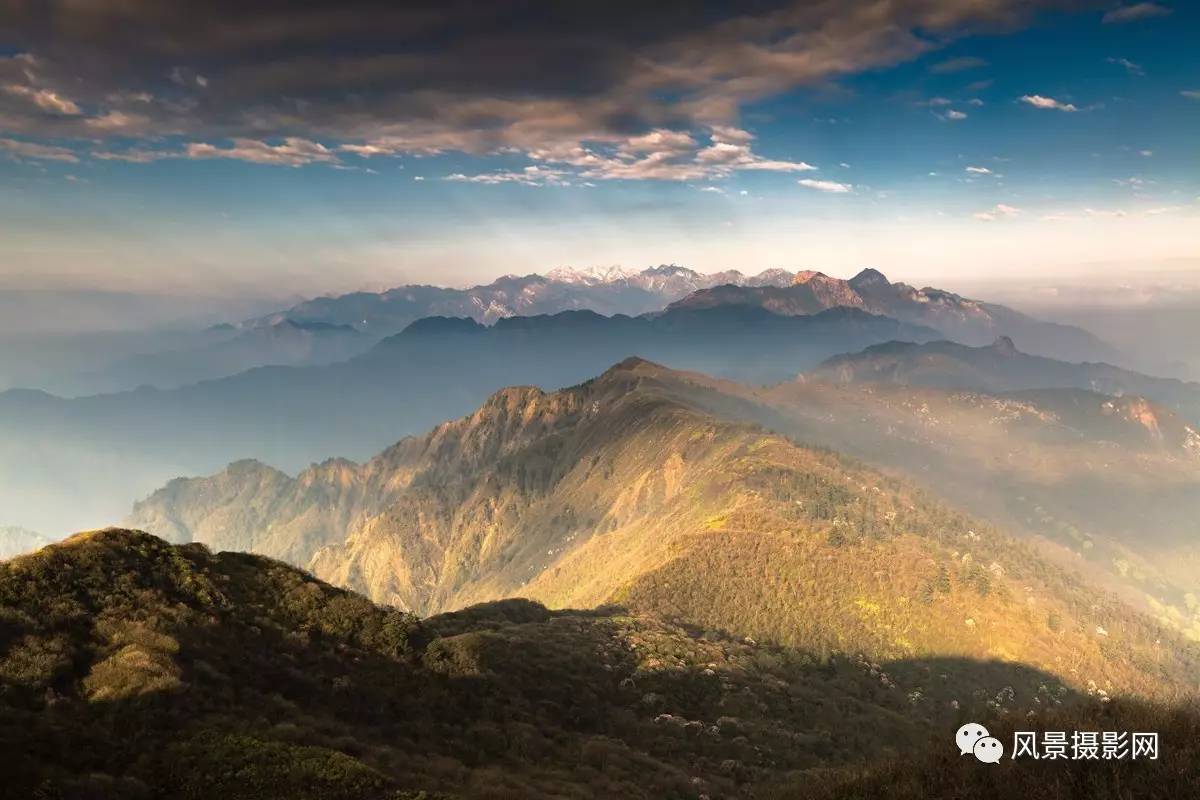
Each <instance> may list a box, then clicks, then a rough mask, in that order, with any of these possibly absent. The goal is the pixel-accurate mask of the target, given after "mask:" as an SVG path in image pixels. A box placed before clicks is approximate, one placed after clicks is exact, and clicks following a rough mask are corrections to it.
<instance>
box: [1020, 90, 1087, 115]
mask: <svg viewBox="0 0 1200 800" xmlns="http://www.w3.org/2000/svg"><path fill="white" fill-rule="evenodd" d="M1021 102H1022V103H1027V104H1029V105H1031V106H1033V107H1034V108H1045V109H1053V110H1054V111H1078V110H1079V108H1078V107H1076V106H1075V105H1074V104H1072V103H1063V102H1060V101H1058V100H1055V99H1054V98H1053V97H1045V96H1043V95H1040V94H1027V95H1023V96H1022V97H1021Z"/></svg>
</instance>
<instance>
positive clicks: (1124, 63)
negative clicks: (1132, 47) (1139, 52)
mask: <svg viewBox="0 0 1200 800" xmlns="http://www.w3.org/2000/svg"><path fill="white" fill-rule="evenodd" d="M1105 60H1106V61H1107V62H1108V63H1109V64H1116V65H1118V66H1121V67H1124V68H1125V71H1126V72H1128V73H1129V74H1130V75H1137V76H1142V75H1145V74H1146V70H1145V69H1143V68H1142V65H1141V64H1135V63H1133V62H1132V61H1130V60H1129V59H1128V58H1115V57H1113V56H1109V57H1108V58H1107V59H1105Z"/></svg>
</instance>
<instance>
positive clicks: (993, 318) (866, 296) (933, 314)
mask: <svg viewBox="0 0 1200 800" xmlns="http://www.w3.org/2000/svg"><path fill="white" fill-rule="evenodd" d="M732 305H741V306H755V307H759V308H765V309H767V310H769V311H772V312H774V313H776V314H812V313H814V312H816V311H820V310H821V309H825V308H832V307H836V306H842V307H846V308H861V309H863V310H864V311H869V312H871V313H872V314H880V315H883V316H887V317H892V318H893V319H898V320H903V321H905V322H912V323H915V324H918V325H926V326H928V327H931V328H936V329H937V330H940V331H941V332H942V333H943V334H944V338H946V339H951V340H953V341H956V342H961V343H962V344H967V345H983V344H987V343H990V342H992V341H993V340H994V339H996V338H997V337H998V336H1007V337H1009V338H1011V339H1012V340H1013V341H1014V342H1016V343H1017V346H1018V347H1020V348H1021V349H1022V350H1025V351H1026V352H1030V353H1037V354H1040V355H1044V356H1050V357H1054V358H1058V359H1062V360H1066V361H1099V360H1108V361H1111V360H1114V359H1115V358H1117V357H1118V353H1117V352H1116V351H1115V350H1114V349H1113V348H1112V347H1111V346H1110V345H1108V344H1106V343H1104V342H1103V341H1101V340H1100V339H1099V338H1097V337H1096V336H1095V335H1093V334H1091V333H1089V332H1087V331H1085V330H1083V329H1082V328H1077V327H1073V326H1070V325H1061V324H1057V323H1052V322H1043V321H1041V320H1037V319H1033V318H1032V317H1029V316H1026V315H1025V314H1022V313H1020V312H1018V311H1014V310H1013V309H1011V308H1008V307H1006V306H1002V305H997V304H995V303H987V302H984V301H981V300H972V299H969V298H965V297H961V296H959V295H957V294H954V293H952V292H947V291H944V290H942V289H934V288H931V287H926V288H924V289H917V288H915V287H913V286H909V285H908V284H906V283H892V282H891V281H889V280H888V279H887V278H886V277H885V276H884V275H883V273H881V272H879V271H878V270H874V269H864V270H863V271H862V272H859V273H858V274H857V275H855V276H854V277H853V278H850V279H849V280H841V279H840V278H831V277H829V276H828V275H825V274H824V273H821V272H814V271H812V270H806V271H803V272H799V273H797V274H796V276H795V278H794V279H793V280H792V282H791V283H790V284H788V285H786V286H781V285H778V284H773V285H762V286H749V285H745V286H735V285H724V286H716V287H713V288H711V289H702V290H699V291H696V292H694V293H692V294H691V295H689V296H687V297H685V298H683V299H682V300H679V301H677V302H675V303H674V304H672V306H670V307H671V308H712V307H716V306H723V307H727V306H732Z"/></svg>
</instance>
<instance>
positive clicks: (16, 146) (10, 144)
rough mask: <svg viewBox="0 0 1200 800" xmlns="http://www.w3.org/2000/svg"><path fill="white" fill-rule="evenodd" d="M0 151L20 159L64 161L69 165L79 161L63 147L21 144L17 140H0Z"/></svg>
mask: <svg viewBox="0 0 1200 800" xmlns="http://www.w3.org/2000/svg"><path fill="white" fill-rule="evenodd" d="M0 150H4V151H6V152H9V153H12V154H13V155H15V156H19V157H22V158H35V159H38V160H41V161H66V162H68V163H71V164H75V163H78V161H79V156H77V155H76V154H75V153H74V152H73V151H71V150H68V149H67V148H65V147H58V146H56V145H48V144H39V143H37V142H23V141H21V140H19V139H0Z"/></svg>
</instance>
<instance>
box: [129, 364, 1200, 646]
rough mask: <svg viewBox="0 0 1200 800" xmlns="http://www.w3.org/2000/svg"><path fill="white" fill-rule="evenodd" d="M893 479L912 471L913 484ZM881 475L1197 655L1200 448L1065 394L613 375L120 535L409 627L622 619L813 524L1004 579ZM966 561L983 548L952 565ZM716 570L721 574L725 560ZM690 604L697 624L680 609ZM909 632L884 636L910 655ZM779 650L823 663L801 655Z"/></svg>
mask: <svg viewBox="0 0 1200 800" xmlns="http://www.w3.org/2000/svg"><path fill="white" fill-rule="evenodd" d="M1149 414H1154V415H1156V416H1155V424H1154V425H1150V424H1148V418H1147V417H1148V415H1149ZM748 424H749V426H750V427H747V425H748ZM757 425H766V426H769V427H755V426H757ZM768 431H775V432H776V433H769V432H768ZM780 433H782V434H786V435H790V436H792V437H794V440H796V441H804V442H811V443H814V444H819V445H822V446H827V447H835V448H837V449H838V450H839V451H841V452H845V453H848V454H852V455H854V456H858V457H861V458H863V459H866V460H869V461H871V462H873V463H876V464H879V465H880V466H881V467H883V468H885V469H889V470H892V472H891V473H890V474H891V476H892V477H889V478H886V479H885V478H883V477H881V476H880V475H877V474H868V472H867V471H865V470H866V468H865V467H863V466H860V465H849V464H847V463H844V462H836V461H834V462H831V461H828V460H826V458H827V457H826V456H822V455H820V454H817V453H815V452H813V451H809V450H803V449H801V448H797V447H796V446H795V445H792V444H790V443H789V442H787V441H786V440H783V439H780V438H778V434H780ZM912 464H922V465H924V467H923V469H922V470H920V471H917V472H913V471H912V470H911V465H912ZM906 466H907V467H908V469H907V470H905V467H906ZM902 471H907V473H908V475H906V476H905V478H904V480H905V482H906V483H912V484H915V485H918V486H923V487H925V490H926V491H928V492H930V493H931V494H932V493H936V494H938V495H940V496H942V497H946V498H948V499H950V500H952V501H954V502H955V503H957V504H960V505H961V507H965V508H969V509H971V510H972V511H975V512H976V513H979V514H980V515H981V516H982V517H983V518H986V519H989V520H995V521H996V522H999V523H1000V524H1001V525H1002V526H1003V528H1005V529H1007V530H1010V531H1014V532H1018V533H1024V534H1026V535H1028V536H1029V537H1030V540H1031V541H1033V542H1035V543H1038V544H1044V545H1048V547H1047V549H1048V551H1049V556H1050V558H1051V559H1056V560H1058V561H1059V562H1060V563H1063V564H1064V565H1066V566H1068V567H1069V568H1071V569H1084V570H1086V571H1088V572H1089V573H1090V574H1091V576H1092V578H1093V579H1099V580H1100V581H1101V582H1102V583H1103V582H1107V583H1108V584H1109V585H1111V586H1112V587H1113V588H1115V589H1117V590H1119V591H1122V590H1123V591H1124V593H1125V595H1126V596H1127V597H1128V598H1129V599H1130V600H1131V601H1133V602H1135V603H1136V604H1137V605H1138V606H1139V607H1141V608H1143V609H1145V610H1147V611H1150V612H1153V613H1155V614H1156V615H1157V616H1159V617H1160V618H1161V621H1162V622H1163V623H1164V624H1168V625H1171V626H1172V627H1175V628H1176V629H1179V630H1184V631H1188V632H1190V633H1191V634H1192V635H1196V636H1197V637H1198V638H1200V617H1196V618H1194V619H1193V618H1192V615H1194V614H1196V613H1197V612H1198V611H1200V608H1196V607H1195V605H1194V602H1193V603H1192V604H1189V603H1188V602H1187V600H1186V596H1187V595H1189V594H1191V595H1192V598H1193V601H1194V596H1195V594H1196V593H1200V585H1198V584H1197V583H1196V580H1195V576H1196V574H1198V573H1197V572H1196V570H1195V567H1196V566H1197V565H1200V550H1197V548H1196V547H1195V542H1194V541H1193V537H1192V536H1191V532H1192V530H1193V527H1194V525H1193V521H1194V519H1195V518H1196V515H1197V514H1198V513H1200V434H1198V433H1197V432H1196V430H1195V429H1194V428H1192V427H1190V426H1188V425H1186V424H1184V423H1182V422H1180V421H1178V419H1177V418H1175V417H1173V416H1172V414H1171V412H1170V411H1168V410H1166V409H1163V408H1160V407H1155V406H1152V405H1150V404H1147V403H1146V402H1145V401H1138V403H1132V402H1126V401H1124V400H1120V399H1116V400H1115V399H1113V398H1110V397H1107V396H1103V395H1097V394H1091V393H1086V392H1082V393H1081V392H1064V391H1054V390H1051V391H1045V392H1040V393H1037V394H1036V395H1030V396H1023V397H1020V398H1018V397H998V396H988V395H981V394H967V393H961V392H958V393H947V392H940V391H936V390H920V391H914V390H911V389H902V390H895V391H879V390H876V389H874V388H871V387H839V386H835V385H829V384H821V383H817V382H812V381H803V382H798V383H793V384H782V385H780V386H777V387H773V388H770V389H765V390H764V389H753V388H751V387H745V386H741V385H738V384H734V383H731V382H728V381H718V380H714V379H711V378H708V377H706V376H702V375H695V374H686V373H679V372H675V371H671V370H667V369H664V368H662V367H659V366H657V365H653V364H650V363H648V362H644V361H640V360H636V359H633V360H629V361H626V362H623V363H622V364H620V365H618V366H617V367H614V368H613V369H611V370H609V371H608V372H606V373H605V374H604V375H603V376H602V377H601V378H599V379H597V380H595V381H591V382H588V383H585V384H583V385H581V386H579V387H575V388H572V389H566V390H562V391H559V392H555V393H551V394H546V393H544V392H542V391H541V390H539V389H535V388H532V387H525V388H512V389H506V390H504V391H502V392H499V393H497V394H495V395H493V396H492V397H491V398H489V400H488V401H487V402H486V403H485V404H484V405H483V406H481V407H480V408H479V409H478V410H477V411H476V412H475V413H473V414H472V415H470V416H468V417H465V418H463V419H460V420H456V421H454V422H449V423H445V424H443V425H440V426H438V427H436V428H435V429H433V430H432V431H431V432H430V433H429V434H427V435H425V436H422V437H415V438H408V439H404V440H402V441H400V442H399V443H397V444H396V445H395V446H393V447H391V448H389V449H387V450H385V451H384V452H382V453H381V454H380V455H378V456H377V457H375V458H373V459H371V460H369V461H367V462H365V463H363V464H356V463H353V462H348V461H345V460H331V461H327V462H325V463H322V464H320V465H315V466H313V467H311V468H309V469H307V470H305V471H304V472H302V473H300V474H299V475H298V476H297V477H296V478H295V479H293V478H290V477H288V476H287V475H285V474H283V473H281V472H279V471H278V470H275V469H273V468H271V467H268V466H266V465H264V464H261V463H258V462H239V463H236V464H233V465H231V466H230V467H229V468H227V469H226V470H224V471H222V472H220V473H218V474H216V475H214V476H211V477H208V478H195V479H179V480H176V481H173V482H171V483H170V484H168V485H167V486H166V487H165V488H163V489H162V490H160V491H158V492H156V493H155V494H154V495H152V496H151V497H150V498H148V499H147V500H146V501H144V502H142V503H139V504H138V505H137V506H136V507H135V509H134V513H133V515H132V516H131V517H130V518H129V519H128V520H126V522H125V523H124V524H126V525H128V526H130V527H137V528H142V529H145V530H149V531H151V532H153V533H156V534H158V535H161V536H164V537H166V538H168V539H170V540H172V541H178V542H189V541H199V542H203V543H205V544H207V545H209V546H212V547H214V548H219V549H229V550H246V551H253V552H259V553H263V554H265V555H269V556H272V557H276V558H283V559H285V560H287V561H290V562H291V563H293V564H297V565H300V566H306V567H307V568H309V569H311V570H312V571H313V572H314V573H315V574H316V575H318V576H319V577H321V578H324V579H326V580H329V581H331V582H334V583H336V584H339V585H343V586H347V587H349V588H352V589H355V590H356V591H361V592H364V593H366V594H368V595H369V596H370V597H372V598H373V599H375V600H377V601H379V602H387V603H391V604H394V605H398V606H400V607H403V608H407V609H411V610H413V611H416V612H418V613H422V614H427V613H436V612H440V611H446V610H453V609H455V608H459V607H461V606H463V605H466V604H469V603H473V602H483V601H488V600H493V599H497V598H501V597H507V596H512V595H520V596H528V597H532V598H535V599H538V600H541V601H543V602H547V603H549V604H552V605H556V606H577V605H583V606H594V605H598V604H602V603H604V602H610V601H614V600H620V601H622V602H625V601H628V599H629V598H630V597H632V596H637V591H635V590H634V589H633V588H631V582H634V577H637V576H638V575H639V573H640V572H644V573H648V574H651V575H652V574H654V573H655V571H656V570H658V569H659V568H662V567H663V565H664V563H665V562H664V559H666V558H668V556H669V557H671V558H675V557H680V554H681V553H688V552H691V550H690V548H692V547H699V548H701V549H700V550H698V551H696V552H697V554H699V553H701V552H708V553H710V554H711V553H713V552H717V551H721V552H725V551H724V550H722V548H723V546H724V545H725V544H726V543H727V541H733V540H737V541H741V542H743V544H746V543H747V541H748V540H745V539H742V538H740V536H734V537H733V538H732V539H727V538H726V537H724V536H717V535H715V534H718V533H722V532H726V533H732V532H741V531H757V532H761V531H765V530H773V531H794V530H798V529H803V528H808V527H811V526H813V525H816V526H817V527H824V528H825V532H826V534H828V536H829V537H831V538H832V539H837V540H839V541H854V542H860V543H863V542H868V541H873V537H876V536H884V537H885V538H887V537H888V536H890V534H885V533H884V531H890V532H892V533H895V532H897V531H901V530H909V531H911V530H930V531H933V530H937V531H941V532H942V533H944V532H945V531H947V530H956V531H958V532H957V533H956V534H954V535H953V536H951V537H950V539H949V540H948V542H949V544H951V545H953V546H954V547H956V551H958V552H957V555H956V556H955V557H956V558H965V561H964V562H963V563H965V564H968V565H969V564H971V563H978V562H973V561H972V559H978V558H986V563H984V564H979V568H980V569H984V571H985V572H987V573H988V575H1004V574H1007V572H1008V571H1011V568H1010V567H1007V566H1005V559H1004V558H1001V557H1000V555H999V553H1000V551H1001V550H1004V549H1005V547H1007V545H1006V546H1005V547H999V546H997V547H999V549H998V550H995V549H988V548H989V547H990V545H988V544H987V543H988V542H992V543H993V544H994V543H995V541H997V537H998V536H999V534H997V533H996V532H995V531H988V532H986V533H985V532H984V527H986V526H983V523H980V522H978V521H976V522H971V521H967V520H963V519H958V518H954V517H952V516H948V515H947V514H948V512H945V511H934V510H932V509H933V506H928V505H927V506H921V509H922V510H921V511H920V513H919V514H918V516H919V517H920V518H921V520H922V521H917V520H912V519H909V518H908V517H906V516H905V515H904V514H903V513H902V508H911V507H916V505H920V503H928V501H927V500H921V501H920V503H918V501H917V500H915V499H912V498H908V499H904V500H903V501H901V499H899V498H898V497H893V499H891V500H888V499H887V498H888V497H892V495H894V494H895V493H896V492H898V491H902V490H900V489H898V488H897V484H896V483H895V480H896V479H897V478H896V476H897V475H899V474H900V473H901V472H902ZM904 497H908V495H904ZM1089 498H1091V500H1090V505H1089ZM831 504H832V505H831ZM906 504H907V505H906ZM914 504H916V505H914ZM833 506H836V508H834V507H833ZM933 519H936V522H933V521H931V520H933ZM1148 524H1149V525H1150V527H1152V528H1153V531H1154V532H1153V535H1150V534H1148V533H1147V532H1146V530H1145V529H1146V526H1147V525H1148ZM826 526H827V527H826ZM967 531H970V533H968V532H967ZM702 533H703V534H705V535H700V534H702ZM693 534H694V535H693ZM707 534H713V535H712V536H707ZM939 535H940V534H939ZM710 540H711V541H710ZM785 540H787V537H785ZM752 541H754V542H755V544H754V547H755V548H760V547H765V545H763V544H762V543H761V542H760V541H759V540H757V539H754V540H752ZM787 541H791V540H787ZM889 541H890V539H889ZM747 546H749V545H748V544H747ZM781 546H782V545H781ZM788 547H791V548H793V549H792V550H788V549H787V548H786V547H785V549H784V550H783V551H779V552H776V553H775V554H774V555H773V556H771V557H773V558H778V559H780V563H781V564H783V563H788V564H794V563H795V560H796V559H797V558H802V557H803V558H812V557H815V556H814V555H813V553H810V552H808V551H807V550H806V549H805V547H806V546H802V545H801V544H799V543H797V542H792V544H791V545H788ZM978 548H984V549H985V550H986V551H987V552H985V553H982V554H981V553H979V552H976V553H975V554H974V555H973V556H969V557H967V556H964V554H963V553H962V552H961V551H962V550H967V551H970V550H977V549H978ZM755 552H758V551H755ZM1014 552H1015V551H1014ZM806 553H807V555H804V554H806ZM758 555H761V556H763V557H766V553H765V551H764V552H759V553H758ZM943 555H944V554H943ZM1010 555H1011V554H1010ZM875 556H880V557H882V552H881V551H879V552H875V553H874V555H872V558H874V557H875ZM725 557H727V558H730V559H732V560H733V561H735V562H736V561H738V559H740V558H742V557H743V555H739V554H738V553H737V552H736V549H734V550H730V551H729V552H725ZM755 557H757V556H755ZM856 557H859V558H866V555H865V554H864V553H863V552H859V553H857V556H856ZM896 557H898V556H896ZM695 558H696V559H699V561H704V557H701V556H700V555H696V556H695ZM935 560H937V561H941V560H942V558H941V557H940V556H939V557H938V558H937V559H935ZM868 561H869V560H868ZM705 563H707V564H708V566H707V567H705V569H710V570H716V571H718V572H719V570H720V567H719V566H718V565H715V564H712V563H708V562H707V561H705ZM870 563H873V562H870ZM993 564H995V565H998V566H996V567H995V569H993V566H992V565H993ZM866 566H867V563H864V564H858V565H856V566H855V567H854V568H853V569H851V568H850V567H849V566H846V565H841V566H838V569H839V570H843V569H844V570H849V571H848V572H846V573H845V576H844V577H845V579H846V580H847V581H849V582H850V584H851V585H853V586H858V585H859V582H860V581H862V580H866V578H865V576H863V575H861V574H859V573H858V572H857V570H859V569H864V568H866ZM796 568H797V569H800V570H801V574H804V573H805V571H806V570H807V569H809V567H796ZM967 572H971V569H970V568H968V569H967ZM838 574H841V573H838ZM972 574H974V573H972ZM638 579H639V580H642V579H646V580H648V579H649V578H646V576H644V575H643V576H641V577H640V578H638ZM989 579H990V578H989ZM662 580H664V581H668V582H669V581H670V578H665V577H664V578H662ZM867 582H868V583H869V582H870V581H867ZM817 583H818V584H820V585H821V586H822V590H823V591H825V592H827V593H830V594H829V597H826V598H824V599H818V598H808V597H803V596H804V591H805V590H804V589H803V587H802V586H801V587H792V586H791V583H790V582H789V581H785V584H786V585H787V586H788V587H791V588H788V589H787V591H788V592H789V594H790V595H795V596H796V597H797V598H798V600H799V599H800V598H801V597H803V599H804V601H805V602H806V603H807V606H806V607H807V608H808V609H809V610H810V611H811V609H813V608H822V609H823V611H822V614H823V615H825V617H824V618H825V619H826V621H829V620H832V619H834V618H837V619H839V620H840V621H839V622H838V623H837V628H838V630H839V631H841V633H840V634H839V635H840V636H843V637H845V636H847V635H848V634H847V633H846V631H847V630H848V629H850V628H853V627H854V626H855V625H856V624H861V623H862V622H863V620H861V619H859V620H858V621H857V622H852V621H850V620H847V619H843V618H842V617H841V616H840V615H842V614H843V613H844V607H839V606H837V605H836V602H837V601H835V605H834V606H833V607H829V606H828V605H827V604H826V600H829V599H831V598H835V597H840V598H841V602H843V603H845V602H849V601H847V600H846V598H844V597H841V595H839V592H840V591H841V590H840V589H838V590H832V589H830V588H829V587H828V586H825V585H824V583H823V582H822V581H818V582H817ZM729 591H733V590H729ZM781 591H782V589H781ZM897 591H899V590H898V589H897ZM914 591H915V590H914ZM797 593H799V594H797ZM901 594H903V592H901ZM760 599H763V598H760ZM673 602H676V603H681V602H683V601H682V600H679V599H678V598H676V600H675V601H673ZM690 602H694V603H695V604H696V605H695V608H696V609H697V610H696V611H695V613H697V614H703V613H706V612H703V611H701V610H699V609H702V608H703V606H704V604H703V602H702V601H701V600H700V598H699V597H697V598H693V599H692V601H690ZM968 616H969V613H968ZM706 624H712V625H716V624H721V625H726V626H730V627H731V629H738V630H742V629H745V630H750V631H751V632H753V633H755V634H766V633H769V634H770V635H772V636H775V637H779V636H782V635H783V633H782V632H781V631H780V630H778V629H776V628H770V627H768V629H767V630H765V631H764V630H762V629H755V627H754V626H755V625H763V624H765V625H768V626H770V625H774V623H772V622H765V621H762V620H758V621H757V622H752V621H751V620H749V619H743V618H740V617H739V618H730V619H718V618H711V619H709V621H708V622H707V623H706ZM781 624H782V623H781ZM793 624H799V623H795V622H794V623H793ZM830 624H832V623H830ZM916 636H917V634H915V633H913V632H911V631H909V632H906V633H904V634H903V635H902V636H901V638H903V639H904V640H905V641H909V642H910V643H915V642H917V641H918V639H916V638H914V637H916ZM896 641H898V640H896ZM795 643H798V644H803V645H804V646H806V647H810V648H814V647H818V646H821V647H832V646H834V645H833V644H832V643H831V641H830V640H826V639H820V638H814V639H805V640H803V641H802V642H795ZM857 646H866V645H865V644H864V643H859V644H858V645H857ZM872 646H874V647H881V646H884V645H883V644H882V643H881V642H878V641H876V642H873V643H872ZM913 646H914V647H918V649H919V647H920V645H917V644H914V645H913ZM938 646H939V647H941V648H945V647H948V646H950V645H949V643H948V642H945V641H939V643H938ZM1006 646H1008V647H1011V646H1010V645H1006ZM891 655H892V656H899V655H901V653H899V652H893V653H891Z"/></svg>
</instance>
